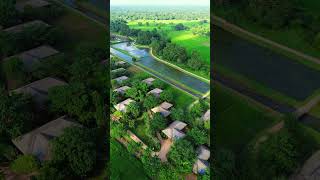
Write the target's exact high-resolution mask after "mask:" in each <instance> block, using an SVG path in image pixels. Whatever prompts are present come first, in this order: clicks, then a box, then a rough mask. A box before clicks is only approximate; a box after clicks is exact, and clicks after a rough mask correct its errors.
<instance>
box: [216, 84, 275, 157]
mask: <svg viewBox="0 0 320 180" xmlns="http://www.w3.org/2000/svg"><path fill="white" fill-rule="evenodd" d="M214 107H215V108H216V110H215V112H216V113H215V115H214V116H215V119H216V123H217V124H218V125H219V127H224V128H217V129H216V131H215V132H216V138H217V140H216V142H217V144H218V146H219V147H221V148H227V149H231V150H234V151H237V152H239V151H241V150H242V149H243V148H244V147H245V146H246V145H247V144H248V143H249V141H251V140H252V138H253V136H254V135H257V134H258V133H260V132H261V131H263V130H264V129H266V128H268V127H270V126H271V125H272V124H274V123H276V122H278V120H277V118H274V117H272V116H269V115H266V114H268V113H267V112H268V111H266V110H264V109H262V108H260V107H257V105H255V104H253V103H252V102H251V101H250V100H248V99H246V98H244V97H240V96H239V95H238V94H235V93H233V92H232V91H231V90H229V89H226V88H224V87H222V86H220V85H216V86H215V104H214Z"/></svg>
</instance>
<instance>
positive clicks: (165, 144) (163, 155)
mask: <svg viewBox="0 0 320 180" xmlns="http://www.w3.org/2000/svg"><path fill="white" fill-rule="evenodd" d="M172 144H173V141H172V140H170V139H166V140H163V141H162V142H161V149H160V151H159V152H158V157H159V159H160V160H161V162H167V161H168V159H167V154H168V152H169V151H170V147H171V145H172Z"/></svg>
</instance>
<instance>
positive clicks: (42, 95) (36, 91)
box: [11, 77, 67, 108]
mask: <svg viewBox="0 0 320 180" xmlns="http://www.w3.org/2000/svg"><path fill="white" fill-rule="evenodd" d="M63 85H67V83H66V82H64V81H61V80H58V79H55V78H51V77H47V78H44V79H41V80H38V81H34V82H32V83H30V84H27V85H25V86H23V87H20V88H18V89H15V90H13V91H11V92H14V93H23V94H30V95H31V96H32V97H33V99H34V101H35V102H36V104H37V105H38V107H40V108H42V107H44V106H45V104H46V102H47V100H48V92H49V89H50V88H52V87H56V86H63Z"/></svg>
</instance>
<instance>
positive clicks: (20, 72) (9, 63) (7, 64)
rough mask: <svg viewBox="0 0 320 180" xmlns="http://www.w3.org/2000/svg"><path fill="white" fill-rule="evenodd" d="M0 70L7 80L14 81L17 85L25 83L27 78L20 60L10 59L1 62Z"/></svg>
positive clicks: (16, 58)
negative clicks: (0, 67) (0, 69)
mask: <svg viewBox="0 0 320 180" xmlns="http://www.w3.org/2000/svg"><path fill="white" fill-rule="evenodd" d="M2 70H3V73H4V76H5V78H6V79H7V80H14V81H15V82H16V84H17V85H20V84H23V83H25V82H26V81H27V80H28V78H27V74H26V72H25V69H24V65H23V63H22V61H21V60H20V58H18V57H11V58H8V59H7V60H6V61H3V64H2Z"/></svg>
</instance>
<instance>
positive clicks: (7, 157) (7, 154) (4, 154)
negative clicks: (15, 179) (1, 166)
mask: <svg viewBox="0 0 320 180" xmlns="http://www.w3.org/2000/svg"><path fill="white" fill-rule="evenodd" d="M16 157H17V152H16V151H15V149H14V148H13V147H12V146H10V145H8V144H3V143H0V162H5V161H13V160H14V159H16Z"/></svg>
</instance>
